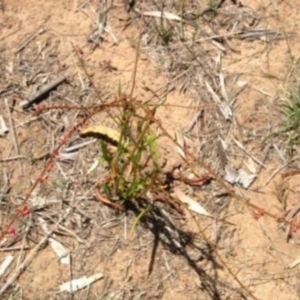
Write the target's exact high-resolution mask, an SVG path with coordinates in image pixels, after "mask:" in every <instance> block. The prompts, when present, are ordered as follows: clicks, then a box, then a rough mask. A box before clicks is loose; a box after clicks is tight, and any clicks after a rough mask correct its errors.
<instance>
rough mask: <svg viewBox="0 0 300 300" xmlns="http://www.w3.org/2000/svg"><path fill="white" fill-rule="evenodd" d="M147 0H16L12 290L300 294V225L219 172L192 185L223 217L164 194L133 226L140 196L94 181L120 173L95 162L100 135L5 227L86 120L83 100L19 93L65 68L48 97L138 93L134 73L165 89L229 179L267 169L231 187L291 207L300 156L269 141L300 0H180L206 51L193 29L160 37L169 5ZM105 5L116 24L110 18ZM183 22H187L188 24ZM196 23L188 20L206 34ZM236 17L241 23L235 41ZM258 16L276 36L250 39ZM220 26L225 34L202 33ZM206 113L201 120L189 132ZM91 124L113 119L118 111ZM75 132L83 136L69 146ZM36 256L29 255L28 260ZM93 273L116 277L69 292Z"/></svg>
mask: <svg viewBox="0 0 300 300" xmlns="http://www.w3.org/2000/svg"><path fill="white" fill-rule="evenodd" d="M144 2H145V3H144ZM144 2H141V3H136V5H135V8H134V9H138V11H135V12H134V9H133V11H130V12H128V11H126V7H127V6H126V3H127V2H126V1H125V2H123V1H114V2H113V3H110V2H109V1H108V2H106V1H102V2H101V1H100V2H99V1H82V2H81V1H75V0H69V1H68V0H57V1H55V2H53V1H52V2H51V1H35V0H26V1H25V0H23V1H14V0H10V1H2V11H0V20H1V21H0V55H1V61H0V64H1V65H0V68H1V75H0V115H2V116H3V117H4V120H5V121H6V124H7V125H8V127H9V128H10V131H9V133H8V134H7V135H4V136H2V137H0V159H1V161H0V200H1V203H0V206H1V214H0V215H1V219H0V222H1V231H2V232H3V233H5V236H4V237H2V241H1V248H0V251H1V252H0V258H1V261H3V260H4V259H5V258H7V257H8V256H9V255H12V256H13V257H14V261H13V263H12V265H10V267H9V268H8V269H7V270H6V272H5V273H4V274H1V277H0V283H1V288H2V290H1V292H3V296H1V297H3V298H2V299H136V300H137V299H253V298H254V299H299V297H300V277H299V266H298V265H297V264H296V265H295V266H293V267H291V266H290V264H291V263H292V262H294V261H295V260H296V259H298V258H299V242H300V240H298V237H297V234H298V233H297V232H294V233H293V234H292V237H291V238H290V239H289V240H288V241H287V232H288V229H287V226H286V225H284V226H281V227H280V224H279V222H277V221H276V220H274V218H269V217H267V216H261V217H260V216H259V214H260V212H259V211H253V210H252V209H251V208H250V207H249V206H247V205H245V203H243V201H238V200H236V199H234V198H232V197H230V196H229V195H228V194H226V193H225V192H224V190H223V189H222V187H220V186H219V185H218V184H217V182H215V181H214V180H212V182H210V183H208V184H205V185H203V186H202V185H199V186H193V185H192V186H191V185H187V184H183V183H180V184H178V187H179V188H180V189H181V190H182V192H184V193H185V194H188V195H189V196H191V197H192V198H193V199H196V200H197V201H198V202H199V203H200V204H201V205H202V206H203V207H205V209H206V210H207V211H208V212H209V213H211V214H212V216H213V218H207V217H204V216H199V215H198V216H195V217H191V216H192V214H186V215H181V214H179V213H178V211H176V210H175V209H171V208H170V207H168V206H167V205H166V206H163V208H162V209H159V208H153V211H154V212H155V213H154V212H153V214H149V216H147V217H145V220H144V221H142V222H141V223H140V224H138V226H137V227H136V229H135V232H134V235H133V236H132V235H131V234H130V230H131V227H132V226H133V224H134V222H135V220H136V214H135V212H134V209H132V210H128V211H127V212H126V213H124V212H116V211H115V210H114V209H112V208H110V207H107V206H105V205H104V204H103V203H100V202H99V201H98V200H97V199H96V198H95V195H94V193H93V190H94V188H95V184H96V183H97V182H98V181H99V180H100V179H101V178H102V176H103V174H104V172H106V170H105V168H104V167H103V166H101V165H99V166H98V167H97V170H94V171H90V168H91V166H92V165H93V164H94V162H95V160H96V159H97V158H98V157H99V155H100V153H99V151H100V147H99V145H98V144H97V143H92V144H90V145H88V146H87V147H85V148H83V149H80V150H79V152H78V153H77V154H78V155H77V156H76V158H75V160H72V161H71V162H67V163H66V162H61V161H54V166H53V171H51V172H48V176H47V178H45V181H44V182H41V184H40V185H39V186H38V187H37V188H36V189H35V190H34V192H33V194H32V195H31V197H30V201H31V202H30V207H31V209H32V212H31V213H30V214H29V215H27V216H25V217H24V218H23V219H22V218H21V217H20V216H19V217H18V218H17V220H16V221H15V222H14V223H13V225H12V226H10V228H7V224H8V223H9V220H11V219H12V218H13V216H14V214H15V213H16V211H17V210H18V208H19V205H20V204H21V203H22V200H23V199H24V197H25V196H26V193H27V192H28V190H29V188H30V186H32V184H33V183H34V180H36V178H37V177H38V176H39V174H40V173H41V171H42V170H43V168H44V166H45V164H46V162H47V159H49V156H50V155H51V151H53V149H54V147H55V145H57V144H58V143H59V141H60V140H61V137H62V136H63V134H64V133H65V132H67V131H68V129H69V128H71V126H73V125H74V124H75V123H76V122H78V121H79V118H80V117H81V115H80V114H81V113H82V111H80V110H79V111H71V110H60V109H54V110H50V111H46V112H45V113H43V114H42V115H41V116H35V115H33V114H32V112H30V111H29V112H28V111H24V110H22V108H21V107H20V105H19V104H20V103H21V102H22V101H23V100H24V99H26V98H27V97H29V96H30V95H32V94H34V93H35V92H36V91H37V89H38V88H40V87H41V86H43V85H45V84H48V83H49V82H52V81H53V80H55V79H57V78H58V77H59V76H62V75H64V76H66V78H67V81H66V82H63V83H62V84H61V85H59V86H58V87H57V89H55V90H54V91H52V92H51V94H50V95H49V97H48V98H47V99H46V100H45V102H43V103H42V105H45V106H55V105H58V106H63V105H73V106H75V105H76V106H89V105H94V104H95V103H97V102H99V101H100V100H99V97H100V98H101V99H104V100H105V101H106V100H110V99H114V97H116V95H118V92H119V90H120V89H121V90H122V93H127V94H130V92H131V88H132V85H133V82H134V74H136V80H135V86H134V92H133V96H134V97H135V98H136V99H140V100H141V101H146V100H148V99H151V100H153V101H157V99H156V98H157V97H156V95H158V96H159V97H164V96H166V97H167V100H166V102H165V105H164V106H162V107H160V108H159V109H158V110H157V114H156V118H157V119H159V120H160V121H161V123H162V124H163V126H164V128H165V129H166V130H167V131H168V132H169V133H170V134H171V135H172V136H174V135H175V133H180V134H182V133H183V132H184V133H185V139H186V143H187V145H188V149H190V150H191V151H193V153H194V154H195V155H196V156H197V158H199V159H200V160H202V161H204V162H205V163H207V164H209V165H211V166H212V168H213V170H215V171H216V173H217V174H219V176H221V177H222V178H225V177H226V170H225V166H224V165H227V166H230V167H231V168H232V169H233V170H239V169H243V170H245V171H246V172H247V173H248V174H250V173H251V172H252V173H253V174H256V177H255V180H254V181H253V183H252V184H251V185H250V186H249V187H247V188H245V187H243V185H242V184H238V183H237V184H235V185H233V186H232V187H233V188H234V190H235V191H236V193H237V194H238V195H240V196H241V197H243V199H246V201H249V202H251V203H253V204H255V205H257V206H259V207H261V208H263V209H265V210H266V211H267V212H270V213H272V214H274V215H278V216H284V215H286V214H287V213H288V212H289V211H290V210H291V209H292V208H294V207H295V205H296V204H297V203H298V202H299V200H298V198H299V189H298V180H299V176H300V175H297V174H296V173H297V172H294V171H295V170H298V160H297V159H293V160H291V158H290V156H289V155H288V154H287V151H286V148H285V143H284V139H283V138H282V137H274V138H273V137H271V138H269V139H267V140H266V138H267V137H270V136H271V134H272V133H274V130H275V128H276V126H278V125H279V124H280V121H281V119H280V118H281V114H280V112H279V110H278V103H279V100H280V99H281V98H282V95H283V94H284V91H285V90H286V89H288V87H289V84H290V82H292V81H293V80H294V77H295V76H297V74H298V59H299V49H300V47H299V46H300V41H299V36H298V31H299V25H300V4H297V2H296V1H293V2H291V1H289V2H288V1H277V0H273V1H267V0H265V1H263V0H261V1H259V0H258V1H254V0H245V1H242V2H239V1H229V0H227V1H220V3H218V1H211V2H210V1H201V0H199V1H186V3H185V8H182V6H181V4H180V3H181V2H180V1H178V3H177V1H167V2H166V3H165V11H167V12H170V13H174V14H175V15H178V14H179V12H181V11H183V12H184V13H183V15H182V17H183V16H184V15H186V17H187V19H188V20H189V21H190V20H192V18H195V19H194V20H198V19H197V18H198V17H199V16H200V18H201V22H202V23H201V26H203V27H201V26H200V27H201V28H200V29H201V30H202V29H203V31H201V30H199V32H200V31H201V34H200V35H199V37H197V38H199V39H201V41H200V42H199V43H198V45H199V46H198V47H199V48H197V49H198V50H199V51H198V52H197V55H196V56H193V55H194V54H193V53H194V52H193V51H194V50H193V51H190V50H189V49H192V44H193V42H191V40H189V39H187V38H182V37H181V38H178V39H175V38H174V37H171V40H172V38H173V39H174V40H175V42H174V40H172V42H173V43H172V42H170V43H167V45H164V43H162V42H159V41H158V40H159V38H158V33H157V32H155V26H154V25H153V22H154V20H157V19H160V18H156V17H155V16H145V15H144V16H141V12H146V11H148V12H149V11H159V10H158V9H157V8H156V9H155V5H154V3H155V2H151V1H149V3H148V1H144ZM128 3H131V2H130V1H128ZM209 3H210V5H211V7H212V6H213V3H215V4H214V5H216V6H215V7H214V9H216V11H217V13H216V14H215V13H214V9H211V10H208V9H207V8H208V7H209ZM217 4H218V5H217ZM156 5H158V6H159V4H157V3H156ZM159 7H160V6H159ZM97 8H98V9H99V10H98V12H97ZM104 8H109V9H108V10H107V11H105V9H104ZM101 9H102V10H101ZM185 9H186V11H185ZM206 10H207V11H206ZM99 11H100V12H102V14H101V13H99ZM138 12H139V13H138ZM198 12H202V13H203V14H202V15H200V13H199V15H197V13H198ZM204 12H205V13H204ZM193 13H194V14H193ZM196 17H197V18H196ZM104 18H107V19H105V20H106V22H107V23H106V25H107V26H106V31H101V24H103V20H104ZM157 22H159V21H157ZM171 22H174V23H172V24H173V25H172V26H174V28H176V30H177V31H176V33H177V34H179V33H178V32H180V30H179V31H178V28H181V27H176V26H177V25H178V22H179V21H178V20H175V21H174V20H173V21H172V20H171ZM174 24H177V25H176V26H175V25H174ZM190 24H194V23H188V25H187V26H186V27H184V26H185V24H184V26H183V25H182V26H183V27H182V28H184V30H187V32H189V34H193V32H192V33H191V32H190V31H191V28H192V29H193V28H195V27H193V26H191V25H190ZM220 24H221V25H220ZM97 26H98V27H97ZM233 28H235V29H234V30H237V31H238V32H240V33H241V34H240V35H236V36H234V38H233V37H232V36H231V35H230V30H233ZM249 28H250V29H253V30H254V29H256V30H257V31H256V33H257V32H258V29H264V30H265V32H266V30H270V31H271V33H270V34H266V33H264V34H262V35H260V36H259V37H257V36H254V37H253V36H252V38H251V36H250V38H249V36H247V37H246V35H244V36H242V33H243V34H245V33H247V34H248V35H249V34H250V33H253V32H254V31H250V30H249ZM96 29H97V30H98V35H97V30H96ZM229 29H230V30H229ZM246 29H247V30H248V31H246ZM174 30H175V29H174ZM209 30H211V31H210V32H213V33H214V35H215V37H214V38H212V37H211V35H210V36H208V35H206V36H205V35H204V32H205V31H206V33H207V31H209ZM174 32H175V31H174ZM168 33H169V32H168V31H166V32H164V34H165V35H163V38H166V36H167V34H168ZM141 34H142V35H141ZM160 34H161V35H162V33H160ZM197 34H198V32H197ZM195 35H196V33H195ZM140 36H142V38H141V41H140V49H139V50H137V49H138V44H139V38H140ZM218 36H219V37H218ZM224 37H225V38H224ZM194 42H195V41H194ZM195 44H196V42H195ZM195 49H196V48H195ZM201 51H203V55H202V54H201V53H202V52H201ZM137 53H138V64H137V70H135V67H136V57H137ZM201 55H202V56H201ZM197 63H198V64H199V66H201V67H198V65H197ZM82 64H83V65H84V66H83V65H82ZM86 73H88V74H89V75H88V76H87V74H86ZM220 74H221V75H223V77H224V78H225V79H224V80H225V87H226V93H227V96H228V98H229V99H230V100H229V101H228V102H227V107H230V110H231V115H230V116H229V118H228V119H227V120H225V119H226V118H224V114H222V112H221V113H220V110H219V108H218V105H217V104H216V102H214V101H213V98H214V96H213V94H214V93H215V95H217V96H218V97H219V98H222V97H223V100H224V98H226V97H225V96H226V95H224V90H222V84H220V82H221V81H222V78H221V77H220ZM90 80H92V83H91V82H90ZM213 83H215V86H214V85H213ZM208 85H209V86H211V87H212V89H213V90H214V91H215V92H211V90H210V88H209V86H208ZM226 93H225V94H226ZM192 107H194V108H192ZM8 108H10V113H9V112H8ZM199 112H200V114H199ZM223 112H224V111H223ZM197 113H198V116H199V118H198V119H197V120H196V122H195V126H194V127H193V128H189V130H187V128H188V127H189V124H190V122H191V120H193V119H194V117H195V115H196V114H197ZM10 120H12V122H13V124H11V123H10ZM91 122H92V123H101V124H103V125H112V122H111V120H110V118H109V115H108V114H107V113H99V114H97V115H96V116H94V117H93V119H92V120H91ZM12 128H15V130H14V131H13V130H12ZM14 138H16V139H14ZM77 138H78V135H77V134H76V133H75V134H74V136H73V137H72V138H71V142H70V145H72V141H73V140H76V139H77ZM72 139H73V140H72ZM15 140H16V141H15ZM16 144H17V145H18V146H16ZM220 145H221V146H220ZM222 145H223V146H222ZM220 147H221V149H220ZM17 148H18V149H17ZM160 148H161V149H160V151H161V156H163V157H164V158H165V159H166V160H167V166H172V165H174V163H176V162H181V163H182V164H183V169H184V171H185V172H188V167H187V165H185V162H184V161H183V160H182V159H181V157H180V155H179V154H178V151H177V150H176V147H175V145H174V144H172V143H171V142H170V140H168V139H165V140H162V142H160ZM242 148H244V150H243V149H242ZM224 156H225V163H224V161H222V157H224ZM296 158H297V157H296ZM196 168H198V169H199V170H200V172H202V174H203V173H205V170H203V169H202V168H201V167H200V166H197V165H196ZM291 170H292V171H293V172H294V173H295V174H294V173H292V172H290V171H291ZM227 175H228V174H227ZM273 175H274V176H273ZM227 184H228V182H227ZM228 185H229V184H228ZM41 201H44V202H43V203H42V204H41ZM294 218H297V214H296V215H295V216H294ZM222 220H223V221H222ZM224 220H225V221H224ZM43 222H44V224H47V226H49V228H50V229H53V230H54V233H55V235H56V237H55V238H56V239H57V240H58V241H60V243H62V244H63V245H64V246H65V247H66V249H68V250H69V251H70V252H69V255H70V263H69V264H63V263H62V261H61V259H60V258H59V257H58V256H57V255H56V254H55V252H54V251H53V248H52V247H51V242H50V241H49V238H47V236H46V234H45V232H44V231H43V230H42V226H43V225H42V224H43ZM196 223H199V224H201V228H202V229H203V231H204V232H205V236H206V237H208V238H209V240H210V244H208V243H207V241H206V240H205V237H203V232H199V227H197V225H196ZM58 224H59V225H58ZM12 228H13V230H12ZM45 236H46V238H45ZM43 239H44V242H42V243H41V241H42V240H43ZM212 245H213V249H212V247H211V246H212ZM31 256H32V257H31ZM28 257H31V259H30V262H28V264H27V263H26V267H24V268H23V267H20V266H21V264H22V263H23V262H24V261H26V259H28ZM224 263H225V264H224ZM228 269H230V270H231V272H232V274H235V278H234V277H233V276H232V274H231V272H230V270H228ZM18 270H21V271H20V272H19V273H15V272H16V271H18ZM95 273H102V274H103V278H102V279H100V280H99V281H96V282H94V283H92V284H90V285H89V286H88V287H86V288H84V289H82V290H80V291H77V292H73V293H72V294H70V293H68V292H63V293H59V286H60V285H61V284H62V283H64V282H67V281H69V280H71V279H76V278H80V277H82V276H91V275H93V274H95ZM14 274H17V275H18V276H16V278H14ZM11 276H13V277H11ZM11 278H12V281H11V282H10V280H11ZM237 279H238V280H239V281H240V282H241V283H242V284H243V286H242V285H241V284H240V283H239V282H238V281H237ZM7 282H10V283H11V284H10V285H9V286H6V284H7ZM3 287H6V288H5V291H4V290H3ZM245 287H246V288H245ZM249 291H250V292H251V294H249Z"/></svg>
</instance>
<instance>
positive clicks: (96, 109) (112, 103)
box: [0, 100, 124, 241]
mask: <svg viewBox="0 0 300 300" xmlns="http://www.w3.org/2000/svg"><path fill="white" fill-rule="evenodd" d="M122 103H123V104H124V102H123V101H115V100H114V101H110V102H109V103H105V104H100V105H95V106H92V107H91V108H93V109H94V110H93V111H92V112H91V113H90V114H89V115H88V116H87V117H84V118H83V119H82V120H80V121H79V122H78V123H77V124H76V125H75V126H73V127H72V128H71V129H70V130H69V131H68V132H67V133H66V134H65V135H64V137H71V135H72V134H73V133H74V132H75V131H76V130H77V129H79V127H81V126H82V125H84V124H85V123H86V122H87V121H88V120H89V119H90V118H91V117H92V116H93V115H95V114H96V113H98V112H99V111H101V110H102V109H103V108H105V107H111V106H119V105H121V104H122ZM50 109H64V107H63V106H51V107H42V108H40V109H39V112H41V111H44V110H50ZM66 109H69V107H66ZM71 109H72V108H71ZM74 109H75V108H74ZM77 109H81V110H86V108H85V107H77ZM67 141H68V139H66V138H64V139H63V140H62V141H61V142H60V143H59V144H58V146H56V147H55V149H54V150H53V152H52V153H51V155H50V157H49V159H48V161H47V163H46V165H45V167H44V168H43V170H42V171H41V173H40V175H39V176H38V177H37V179H36V180H35V181H34V183H33V185H32V186H31V187H30V188H29V190H28V191H27V193H26V194H25V197H24V200H23V202H22V204H21V205H20V209H19V210H17V212H16V213H15V215H14V216H13V217H12V219H11V220H10V221H9V222H8V224H7V225H6V230H4V231H2V232H1V233H0V241H2V239H3V238H4V236H5V234H6V233H7V230H8V228H11V227H12V225H13V223H14V222H15V221H16V220H17V218H18V217H19V216H21V215H22V208H23V207H24V206H25V205H26V204H27V202H28V199H29V197H30V196H31V194H32V192H33V191H34V190H35V188H36V187H37V186H38V184H39V183H40V182H42V181H43V178H45V175H46V172H47V171H48V170H49V168H51V166H52V163H53V160H54V159H55V157H56V156H57V155H58V153H59V150H60V148H61V147H62V146H63V145H65V144H66V142H67Z"/></svg>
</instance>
